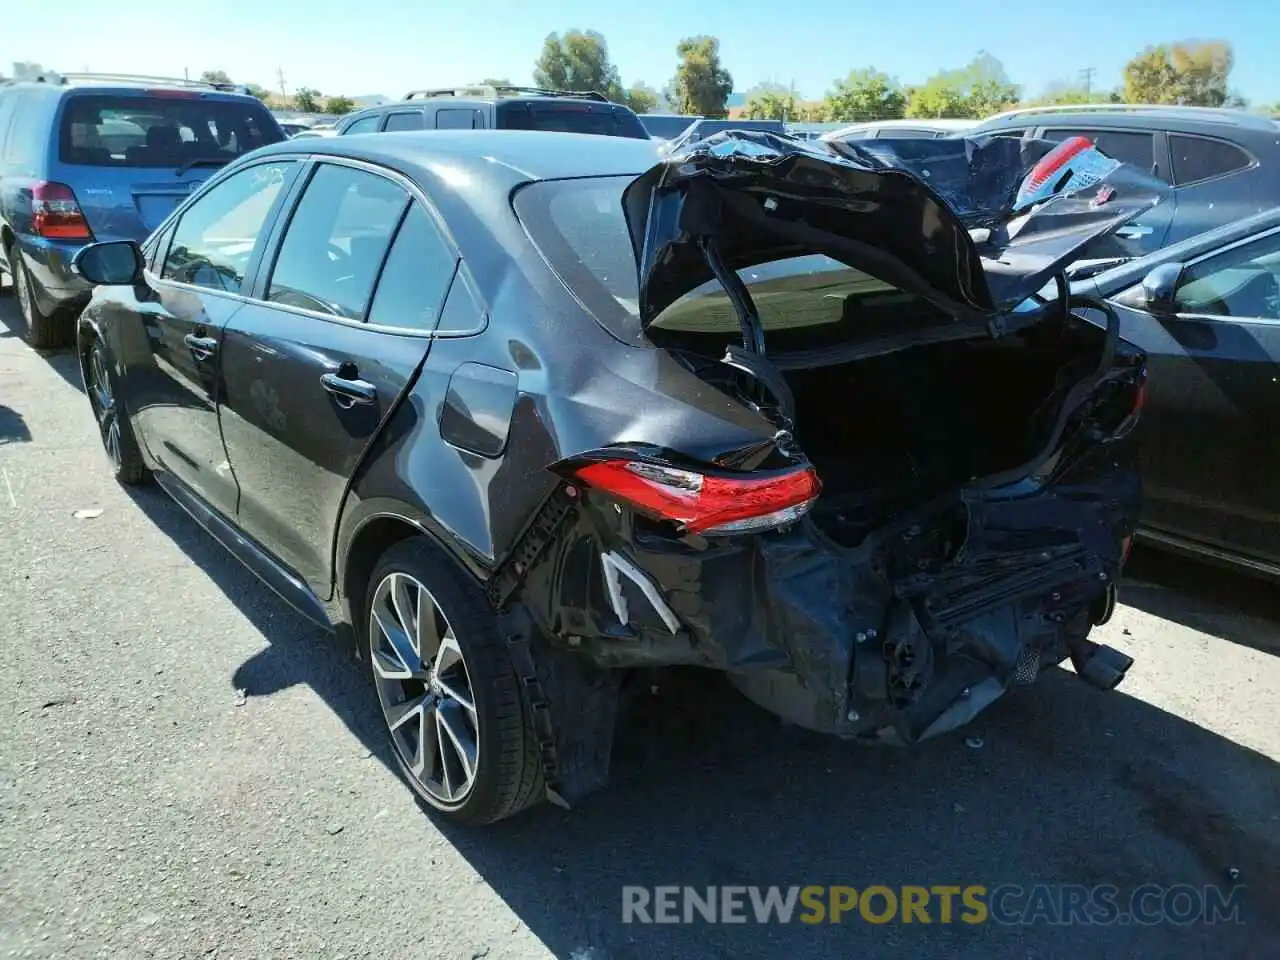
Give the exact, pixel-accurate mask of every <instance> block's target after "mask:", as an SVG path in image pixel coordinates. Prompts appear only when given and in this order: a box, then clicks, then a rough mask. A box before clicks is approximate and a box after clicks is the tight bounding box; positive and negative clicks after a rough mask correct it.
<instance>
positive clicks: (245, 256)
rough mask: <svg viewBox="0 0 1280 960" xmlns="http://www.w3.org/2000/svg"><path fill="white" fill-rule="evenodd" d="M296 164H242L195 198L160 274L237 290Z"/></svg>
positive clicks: (208, 287) (193, 283)
mask: <svg viewBox="0 0 1280 960" xmlns="http://www.w3.org/2000/svg"><path fill="white" fill-rule="evenodd" d="M293 169H294V164H293V163H291V162H285V163H262V164H258V165H256V166H252V167H249V168H248V169H246V170H240V171H238V172H237V173H234V174H232V175H231V176H229V177H228V178H227V179H226V180H223V181H222V182H221V183H219V184H217V185H216V186H214V187H212V188H211V189H210V190H209V192H208V193H206V194H205V195H204V196H202V197H200V198H199V199H198V200H196V201H195V202H194V203H193V204H192V205H191V206H190V207H189V208H188V209H187V210H186V212H185V213H183V214H182V218H181V219H180V220H179V221H178V225H177V228H176V229H175V230H174V232H173V241H172V243H170V244H169V252H168V255H167V256H166V257H165V260H164V267H163V269H162V271H161V274H160V275H161V277H163V278H164V279H166V280H175V281H177V282H179V283H189V284H192V285H193V286H197V287H205V288H207V289H210V290H224V291H227V292H231V293H238V292H239V291H240V286H241V284H242V283H243V282H244V278H245V273H246V271H247V270H248V267H249V264H250V263H251V262H252V261H253V254H254V251H255V250H256V249H257V248H258V246H259V241H260V237H261V234H262V231H263V227H264V226H265V225H266V223H267V218H268V217H269V216H270V214H271V210H272V207H273V206H274V204H275V203H276V200H277V199H278V198H279V196H280V192H281V190H283V189H284V186H285V184H286V183H287V182H288V179H289V178H290V177H292V175H293Z"/></svg>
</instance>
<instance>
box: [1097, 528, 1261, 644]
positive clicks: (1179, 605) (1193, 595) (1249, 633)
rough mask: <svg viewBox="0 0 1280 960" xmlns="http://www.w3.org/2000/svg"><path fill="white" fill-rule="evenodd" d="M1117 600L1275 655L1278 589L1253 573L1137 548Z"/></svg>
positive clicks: (1194, 628)
mask: <svg viewBox="0 0 1280 960" xmlns="http://www.w3.org/2000/svg"><path fill="white" fill-rule="evenodd" d="M1120 599H1121V602H1123V603H1124V604H1126V605H1128V606H1130V607H1136V608H1137V609H1139V610H1142V611H1144V612H1146V613H1149V614H1152V615H1154V616H1157V617H1161V618H1163V619H1165V620H1173V621H1176V622H1177V623H1181V624H1183V625H1184V626H1187V627H1190V628H1191V629H1193V630H1199V631H1201V632H1202V633H1207V634H1209V635H1210V636H1214V637H1220V638H1221V639H1223V640H1228V641H1230V642H1231V643H1239V644H1242V645H1244V646H1247V647H1253V648H1254V649H1255V650H1261V651H1263V652H1264V653H1272V654H1280V591H1277V590H1276V589H1275V585H1274V584H1271V583H1268V582H1267V581H1266V580H1263V579H1261V578H1259V577H1256V576H1248V575H1246V574H1244V573H1241V572H1239V571H1236V570H1231V569H1225V568H1223V567H1219V566H1215V565H1212V564H1208V563H1205V562H1203V561H1199V560H1194V559H1191V558H1187V557H1183V556H1180V555H1177V554H1174V553H1169V552H1166V551H1162V550H1156V549H1154V548H1151V547H1137V548H1135V549H1134V551H1133V555H1132V557H1130V559H1129V562H1128V564H1127V565H1126V567H1125V579H1124V584H1123V585H1122V587H1121V590H1120Z"/></svg>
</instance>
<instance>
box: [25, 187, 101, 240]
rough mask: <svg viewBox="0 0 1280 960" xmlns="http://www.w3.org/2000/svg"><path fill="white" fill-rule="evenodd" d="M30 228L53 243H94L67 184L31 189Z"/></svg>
mask: <svg viewBox="0 0 1280 960" xmlns="http://www.w3.org/2000/svg"><path fill="white" fill-rule="evenodd" d="M31 224H32V227H33V228H34V229H35V232H36V235H37V236H41V237H48V238H50V239H54V240H92V239H93V234H92V233H91V232H90V231H89V223H88V221H86V220H85V218H84V213H83V212H82V211H81V210H80V204H79V202H77V200H76V195H75V193H74V192H72V190H71V188H70V187H68V186H67V185H66V184H65V183H51V182H49V181H47V180H42V181H40V182H39V183H37V184H36V185H35V186H33V187H32V188H31Z"/></svg>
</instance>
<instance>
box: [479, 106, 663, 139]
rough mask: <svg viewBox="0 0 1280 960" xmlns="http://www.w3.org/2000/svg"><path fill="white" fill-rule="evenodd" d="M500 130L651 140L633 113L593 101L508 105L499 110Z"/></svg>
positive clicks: (500, 107)
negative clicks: (543, 131) (541, 131)
mask: <svg viewBox="0 0 1280 960" xmlns="http://www.w3.org/2000/svg"><path fill="white" fill-rule="evenodd" d="M498 109H499V114H498V126H499V127H503V128H506V129H508V130H552V131H557V132H559V133H592V134H598V135H601V136H607V137H631V138H633V139H637V140H648V139H649V134H648V133H647V132H646V131H645V129H644V126H643V124H641V123H640V119H639V118H638V117H637V116H636V115H635V114H634V113H632V112H631V111H630V110H624V109H619V108H618V107H613V106H609V105H607V104H596V103H591V102H589V101H584V102H580V103H574V102H571V101H560V102H548V103H505V104H502V105H500V106H499V108H498Z"/></svg>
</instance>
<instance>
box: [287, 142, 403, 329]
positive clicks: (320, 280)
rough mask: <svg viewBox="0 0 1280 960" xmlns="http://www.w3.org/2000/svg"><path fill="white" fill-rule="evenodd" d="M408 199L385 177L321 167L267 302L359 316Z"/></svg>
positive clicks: (295, 218) (291, 224)
mask: <svg viewBox="0 0 1280 960" xmlns="http://www.w3.org/2000/svg"><path fill="white" fill-rule="evenodd" d="M408 202H409V195H408V194H407V193H406V192H405V191H404V190H403V189H402V188H401V187H400V186H399V185H398V184H395V183H393V182H392V181H390V180H388V179H386V178H385V177H380V176H377V175H376V174H372V173H365V172H364V171H363V170H353V169H351V168H350V167H341V166H337V165H336V164H322V165H321V166H320V167H319V169H317V170H316V173H315V176H313V177H312V178H311V182H310V183H309V184H308V185H307V189H306V192H305V193H303V195H302V199H301V200H300V201H299V202H298V206H297V208H296V209H295V210H294V213H293V217H292V219H291V220H290V221H289V227H288V229H287V230H286V231H285V235H284V240H283V241H282V242H281V244H280V253H279V255H278V256H277V257H276V263H275V268H274V269H273V270H272V272H271V283H270V286H269V287H268V289H267V299H268V300H271V301H273V302H275V303H283V304H287V305H289V306H293V307H301V308H303V309H305V310H311V311H315V312H318V313H327V314H331V315H332V316H335V317H342V318H344V319H347V320H359V319H362V318H363V317H364V312H365V309H366V308H367V307H368V306H369V296H370V294H371V293H372V292H373V283H374V280H375V279H377V276H378V271H379V269H380V268H381V267H382V261H383V258H384V257H385V256H386V253H387V247H388V246H390V244H391V237H392V235H393V234H394V233H395V232H396V227H397V226H398V225H399V223H400V218H401V216H403V214H404V208H405V206H406V205H407V204H408Z"/></svg>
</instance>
